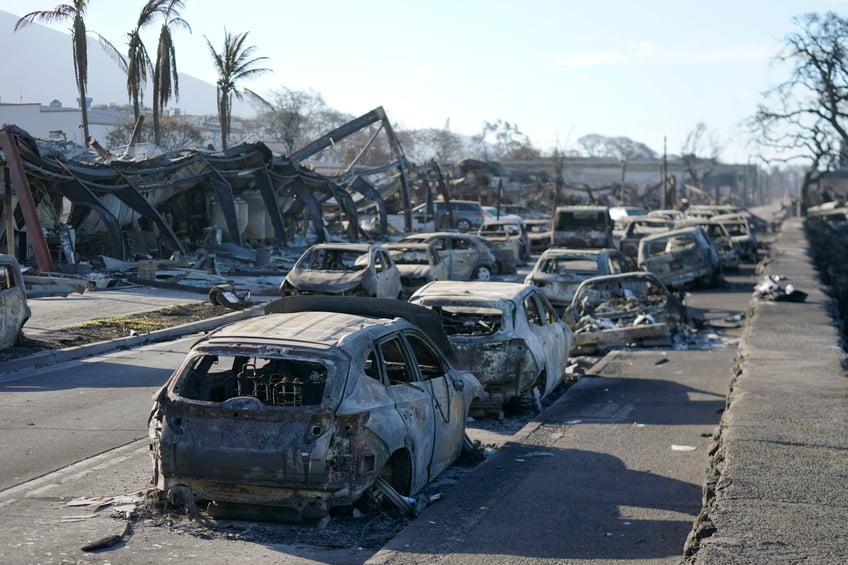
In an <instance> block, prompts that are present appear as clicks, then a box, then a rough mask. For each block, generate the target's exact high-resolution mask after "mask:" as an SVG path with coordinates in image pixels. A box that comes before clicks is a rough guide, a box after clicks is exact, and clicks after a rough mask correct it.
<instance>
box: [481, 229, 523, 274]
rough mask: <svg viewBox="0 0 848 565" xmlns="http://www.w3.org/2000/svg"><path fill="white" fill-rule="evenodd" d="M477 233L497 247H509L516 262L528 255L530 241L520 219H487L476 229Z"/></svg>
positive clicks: (521, 261)
mask: <svg viewBox="0 0 848 565" xmlns="http://www.w3.org/2000/svg"><path fill="white" fill-rule="evenodd" d="M477 235H479V236H480V237H482V238H483V239H485V240H487V241H490V242H491V243H493V244H494V245H497V246H498V247H506V248H507V249H509V250H510V251H511V252H512V253H513V256H514V258H515V262H516V263H524V262H525V261H526V260H527V258H528V257H530V241H529V240H528V239H527V231H526V229H525V228H524V226H523V225H522V223H521V221H514V220H495V221H489V222H486V223H484V224H483V225H481V226H480V227H479V228H478V229H477Z"/></svg>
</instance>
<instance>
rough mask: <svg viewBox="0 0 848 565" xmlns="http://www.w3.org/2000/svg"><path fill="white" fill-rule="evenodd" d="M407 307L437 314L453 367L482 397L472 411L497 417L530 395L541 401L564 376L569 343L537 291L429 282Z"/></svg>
mask: <svg viewBox="0 0 848 565" xmlns="http://www.w3.org/2000/svg"><path fill="white" fill-rule="evenodd" d="M409 301H410V302H412V303H413V304H420V305H421V306H425V307H427V308H430V309H432V310H434V311H435V312H438V313H439V315H440V316H441V320H442V325H443V326H444V329H445V333H446V334H447V336H448V339H449V340H450V342H451V344H453V347H454V349H455V351H456V356H457V364H458V365H459V366H460V367H462V368H465V369H468V370H471V371H474V374H475V375H476V376H477V378H478V379H479V380H480V383H481V384H482V385H483V387H484V389H485V391H486V394H485V395H484V396H483V398H481V399H480V400H479V401H478V402H475V404H474V408H475V410H476V409H479V410H481V411H484V412H487V411H497V412H498V413H500V412H501V410H502V409H503V408H511V407H514V406H516V405H517V404H519V401H520V399H521V396H522V395H524V394H525V393H531V394H533V395H538V396H539V397H544V396H546V395H547V394H549V393H550V392H551V391H553V390H554V389H555V388H556V387H557V386H558V385H559V384H560V383H561V382H562V379H563V377H564V376H565V370H566V367H567V366H568V355H569V350H570V348H571V343H572V340H573V337H572V334H571V329H570V328H569V327H568V325H566V323H565V322H563V321H562V320H561V319H560V318H559V316H558V315H557V313H556V311H555V310H554V308H553V306H551V303H550V302H549V301H548V299H547V298H546V297H545V295H544V294H543V293H542V291H541V289H539V288H537V287H535V286H530V285H523V284H519V283H508V282H479V281H471V282H467V283H462V284H460V283H456V282H449V281H448V282H432V283H429V284H427V285H425V286H423V287H421V288H420V289H418V291H417V292H416V293H415V294H413V295H412V297H411V298H410V299H409Z"/></svg>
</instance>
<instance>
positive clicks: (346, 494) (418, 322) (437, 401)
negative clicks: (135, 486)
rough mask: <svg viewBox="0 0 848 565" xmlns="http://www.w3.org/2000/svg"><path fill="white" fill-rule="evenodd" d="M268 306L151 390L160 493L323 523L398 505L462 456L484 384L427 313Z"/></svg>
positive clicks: (354, 303) (326, 303)
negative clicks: (345, 511)
mask: <svg viewBox="0 0 848 565" xmlns="http://www.w3.org/2000/svg"><path fill="white" fill-rule="evenodd" d="M328 310H333V311H328ZM378 311H379V312H381V314H379V315H377V314H375V312H378ZM266 312H269V313H267V314H266V315H264V316H260V317H257V318H253V319H249V320H245V321H241V322H236V323H234V324H231V325H229V326H226V327H223V328H220V329H218V330H216V331H214V332H212V333H210V334H209V335H207V336H206V337H204V338H202V339H201V340H200V341H198V342H197V343H196V344H195V345H194V346H193V347H192V349H191V351H190V352H189V353H188V356H187V357H186V359H185V360H184V362H183V363H182V365H181V366H180V367H179V368H178V369H177V370H176V371H175V372H174V373H173V374H172V376H171V377H170V378H169V379H168V381H167V383H166V384H165V385H164V386H163V387H162V388H161V389H160V390H159V391H158V392H157V393H156V395H155V397H154V400H155V404H154V406H153V410H152V412H151V415H150V419H149V440H150V453H151V455H152V457H153V467H154V469H153V472H154V474H153V483H154V487H155V489H156V490H157V491H158V492H159V493H160V495H164V494H165V493H168V492H169V491H172V492H177V493H179V494H180V495H181V496H183V497H185V496H190V497H191V499H193V500H194V501H195V503H199V502H203V501H207V502H210V503H214V505H213V506H214V507H217V508H219V509H220V508H225V509H226V508H228V507H232V508H240V507H243V506H249V507H261V508H265V509H268V508H269V507H270V508H271V509H272V510H273V512H274V516H275V518H276V519H280V520H291V521H298V520H312V519H320V518H322V517H324V516H326V515H328V513H329V510H330V508H332V507H334V506H341V505H350V504H353V503H355V502H357V501H358V500H359V499H360V498H361V497H363V495H366V494H370V495H372V496H373V497H376V499H378V500H388V501H390V502H393V503H394V504H396V505H397V506H399V507H403V505H404V504H405V500H406V498H404V497H410V496H414V495H415V494H416V493H418V492H419V491H420V489H421V488H422V487H423V486H424V485H425V484H426V483H427V482H429V481H430V480H432V479H433V478H434V477H436V476H437V475H438V474H439V473H441V472H442V471H443V470H444V469H445V468H447V467H448V466H449V465H451V463H453V462H454V460H456V458H457V457H458V456H459V455H460V453H461V451H462V448H463V441H464V438H465V421H466V417H467V415H468V410H469V406H470V403H471V400H472V399H473V398H475V397H476V396H479V395H480V393H481V387H480V384H479V382H478V381H477V379H476V378H475V377H474V375H472V374H471V373H469V372H466V371H460V370H458V369H456V368H455V367H454V365H453V364H452V362H451V361H450V359H449V355H450V352H451V350H450V344H449V342H447V338H446V337H444V334H443V333H441V334H440V333H439V332H440V330H441V328H440V325H439V322H438V320H432V319H431V320H430V321H429V322H428V321H427V319H428V317H431V316H432V313H431V312H428V311H426V310H425V309H422V308H415V307H413V306H411V305H409V304H407V303H404V302H401V301H397V300H378V299H368V298H359V299H355V300H351V299H349V298H343V297H327V296H314V297H313V296H297V297H287V298H283V299H280V300H278V301H277V302H274V303H271V304H270V305H268V306H267V307H266ZM357 312H359V313H357ZM366 314H367V315H366ZM402 316H405V318H404V317H402ZM422 316H423V317H422ZM428 323H429V324H430V325H429V326H428V325H427V324H428ZM440 335H441V338H440V339H439V336H440ZM430 336H435V338H431V337H430ZM406 504H408V502H406Z"/></svg>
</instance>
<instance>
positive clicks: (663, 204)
mask: <svg viewBox="0 0 848 565" xmlns="http://www.w3.org/2000/svg"><path fill="white" fill-rule="evenodd" d="M667 142H668V138H667V137H666V136H663V160H662V193H660V210H665V209H666V199H667V198H668V147H667Z"/></svg>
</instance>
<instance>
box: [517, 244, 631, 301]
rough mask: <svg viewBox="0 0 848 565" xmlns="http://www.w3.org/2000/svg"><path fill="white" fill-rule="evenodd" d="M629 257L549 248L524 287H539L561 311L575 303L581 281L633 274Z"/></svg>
mask: <svg viewBox="0 0 848 565" xmlns="http://www.w3.org/2000/svg"><path fill="white" fill-rule="evenodd" d="M630 270H631V269H630V265H629V264H628V262H627V258H626V257H624V255H623V254H622V253H621V251H619V250H618V249H567V248H565V247H552V248H550V249H547V250H546V251H545V252H544V253H542V255H540V256H539V259H538V260H537V261H536V264H535V265H534V266H533V270H532V271H530V273H529V274H528V275H527V277H525V279H524V284H532V285H534V286H538V287H539V288H541V289H542V292H543V293H545V296H547V297H548V300H550V301H551V304H553V305H554V306H556V307H558V308H560V307H565V306H568V305H569V304H571V299H572V298H573V297H574V291H576V290H577V287H578V286H579V285H580V283H581V282H583V281H584V280H586V279H588V278H590V277H598V276H601V275H613V274H616V273H626V272H627V271H630Z"/></svg>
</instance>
